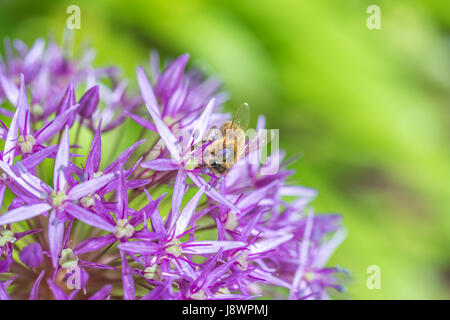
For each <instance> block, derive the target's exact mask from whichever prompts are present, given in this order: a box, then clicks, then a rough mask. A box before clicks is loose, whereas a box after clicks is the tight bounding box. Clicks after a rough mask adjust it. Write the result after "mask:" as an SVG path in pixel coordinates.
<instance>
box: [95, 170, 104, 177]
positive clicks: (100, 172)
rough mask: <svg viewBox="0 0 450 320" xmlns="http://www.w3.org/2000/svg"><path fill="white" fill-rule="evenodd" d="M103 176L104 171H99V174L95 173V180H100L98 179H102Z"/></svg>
mask: <svg viewBox="0 0 450 320" xmlns="http://www.w3.org/2000/svg"><path fill="white" fill-rule="evenodd" d="M102 175H103V172H102V171H97V172H95V173H94V178H98V177H100V176H102Z"/></svg>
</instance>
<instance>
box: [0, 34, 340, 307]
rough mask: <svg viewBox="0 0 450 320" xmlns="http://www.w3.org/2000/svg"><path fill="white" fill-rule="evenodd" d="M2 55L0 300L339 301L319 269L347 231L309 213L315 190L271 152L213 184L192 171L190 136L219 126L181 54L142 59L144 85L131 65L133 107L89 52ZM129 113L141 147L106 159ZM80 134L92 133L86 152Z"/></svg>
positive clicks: (20, 50)
mask: <svg viewBox="0 0 450 320" xmlns="http://www.w3.org/2000/svg"><path fill="white" fill-rule="evenodd" d="M13 48H14V49H13ZM5 57H6V58H5V59H4V60H3V62H2V63H1V64H0V114H1V117H2V118H1V120H2V122H1V126H0V139H1V140H3V142H4V143H3V150H1V154H0V173H1V179H0V204H2V211H1V214H0V254H1V256H0V299H32V300H35V299H60V300H72V299H128V300H132V299H143V300H145V299H194V300H204V299H253V298H257V297H261V296H263V297H266V298H267V297H276V298H280V296H279V294H280V293H279V292H280V291H277V290H276V289H275V288H283V290H284V292H286V296H284V297H283V298H289V299H323V298H328V297H329V293H331V292H333V291H342V290H343V286H342V284H341V283H340V281H339V280H338V277H337V274H339V273H343V274H344V273H345V270H343V269H341V268H339V267H329V266H327V262H328V259H329V257H330V255H331V254H332V253H333V251H334V249H335V248H336V247H337V246H338V245H339V244H340V242H341V241H342V240H343V239H344V238H345V235H346V233H345V231H344V230H343V228H342V226H341V217H340V216H339V215H334V214H328V215H324V214H316V213H315V212H314V211H313V209H312V207H311V206H310V202H311V201H312V200H313V199H314V197H315V196H316V191H315V190H313V189H310V188H307V187H302V186H297V185H295V184H294V183H293V182H292V180H291V178H290V177H291V176H292V174H293V173H294V171H293V170H290V169H288V168H287V166H288V165H287V163H288V162H287V161H284V152H282V151H274V152H273V153H272V154H271V155H269V156H268V157H266V158H265V159H264V161H259V160H260V159H262V158H263V157H262V154H261V150H260V149H258V148H254V149H253V148H247V150H246V152H245V153H243V156H242V157H241V158H240V159H237V160H238V161H236V163H234V164H233V165H232V166H230V169H229V170H228V171H227V173H226V174H224V175H223V176H222V177H218V176H216V174H215V173H214V172H212V171H211V170H209V169H208V167H207V166H202V165H200V164H199V162H197V160H198V159H200V160H201V159H202V157H204V153H205V149H206V147H207V146H208V145H209V144H211V143H212V142H213V140H212V139H205V138H204V137H205V136H207V135H208V133H209V132H210V131H211V130H213V129H214V128H215V127H220V126H221V124H222V123H223V122H224V121H227V120H230V119H231V117H230V115H229V114H226V113H224V112H222V110H221V107H222V104H223V103H224V102H225V101H226V98H227V95H226V94H225V93H222V92H219V91H218V89H219V88H220V82H219V81H218V80H217V79H215V78H205V77H204V76H203V75H202V74H201V73H200V72H198V71H196V70H193V69H188V68H187V63H188V60H189V56H188V55H187V54H185V55H182V56H180V57H178V58H177V59H175V60H173V61H172V62H171V63H169V64H168V65H167V66H166V67H165V68H163V69H161V68H160V61H159V56H158V55H157V54H156V53H152V55H151V57H152V58H151V63H150V66H149V69H150V72H149V73H148V74H149V75H150V78H149V77H148V76H147V72H146V71H145V70H144V68H142V67H139V68H138V69H137V74H136V76H137V81H138V86H139V90H140V94H138V95H133V94H130V90H129V89H128V85H127V83H128V81H127V80H126V79H122V78H121V77H120V76H119V73H118V72H117V69H116V68H102V69H95V68H93V67H92V57H93V55H92V51H87V52H85V54H84V55H83V56H82V57H81V58H80V59H69V58H67V55H65V54H64V51H63V50H62V49H61V48H60V47H58V46H57V45H56V44H54V43H50V44H49V45H48V46H46V45H45V42H44V40H42V39H39V40H37V41H36V42H35V43H34V44H33V45H32V46H31V47H30V48H28V47H27V46H26V45H25V44H24V43H23V42H21V41H19V40H16V41H14V42H13V45H12V46H11V45H10V44H9V43H7V46H6V55H5ZM105 78H106V79H108V80H110V81H109V83H111V85H108V86H107V85H105V83H107V82H104V81H102V80H104V79H105ZM135 91H137V88H136V90H135ZM128 117H130V118H132V119H133V120H134V121H135V122H136V124H135V125H136V126H138V127H139V128H140V130H141V137H147V136H148V137H150V138H149V139H152V143H151V144H150V145H149V146H148V144H147V141H146V139H140V138H139V139H137V140H134V141H133V140H130V141H127V147H126V148H125V149H124V150H116V148H114V149H115V158H114V157H110V158H108V157H105V154H104V151H103V148H102V143H105V132H107V131H110V130H120V129H119V128H123V126H124V120H125V119H127V118H128ZM264 128H265V119H264V117H262V116H260V117H259V118H258V125H257V128H256V129H258V130H262V129H264ZM81 131H86V132H90V133H92V135H91V137H92V139H90V140H89V142H88V144H89V145H88V148H87V150H88V151H87V152H86V153H84V152H82V150H83V149H80V147H81V146H82V144H83V142H82V141H80V140H79V137H80V132H81ZM258 137H259V136H258V135H257V136H256V137H255V138H251V137H250V138H249V139H248V141H246V143H247V145H248V146H251V144H252V142H255V141H256V142H257V141H258V139H259V138H258ZM110 142H111V141H110V140H109V142H108V143H110ZM102 159H103V161H102ZM251 159H258V161H257V162H256V163H255V162H252V161H250V160H251ZM107 160H109V161H107ZM105 163H106V165H105ZM274 165H275V167H277V168H278V170H277V171H276V172H271V173H270V174H268V173H267V172H268V170H267V168H270V167H273V166H274ZM50 167H51V172H47V171H48V168H50ZM49 177H50V178H49ZM164 191H165V192H164ZM11 284H14V285H11Z"/></svg>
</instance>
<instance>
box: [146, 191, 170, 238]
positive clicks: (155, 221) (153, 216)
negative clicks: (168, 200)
mask: <svg viewBox="0 0 450 320" xmlns="http://www.w3.org/2000/svg"><path fill="white" fill-rule="evenodd" d="M144 192H145V194H146V195H147V198H148V201H149V202H155V209H154V210H152V211H150V215H149V218H150V221H151V224H152V228H153V230H154V231H155V232H158V233H161V234H164V233H165V232H166V228H165V227H164V222H163V220H162V218H161V215H160V213H159V211H158V205H159V203H160V202H161V200H162V199H163V198H164V197H165V194H163V195H162V196H161V197H159V198H158V199H156V200H155V201H153V199H152V197H151V196H150V193H148V191H147V190H146V189H144Z"/></svg>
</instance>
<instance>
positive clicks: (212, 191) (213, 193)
mask: <svg viewBox="0 0 450 320" xmlns="http://www.w3.org/2000/svg"><path fill="white" fill-rule="evenodd" d="M188 176H189V178H191V179H192V181H193V182H194V183H195V184H196V185H197V187H199V188H202V187H204V188H205V193H206V194H207V195H208V196H209V197H210V198H211V199H213V200H216V201H217V202H218V203H220V204H222V205H224V206H226V207H228V208H230V209H231V210H234V211H236V212H241V209H239V208H238V207H236V206H235V205H234V204H233V203H231V202H230V201H229V200H228V199H226V198H225V197H223V196H222V195H221V194H219V193H218V192H217V191H216V190H215V189H213V188H208V187H207V186H206V181H205V180H203V178H201V177H199V176H197V175H195V174H194V173H192V172H188Z"/></svg>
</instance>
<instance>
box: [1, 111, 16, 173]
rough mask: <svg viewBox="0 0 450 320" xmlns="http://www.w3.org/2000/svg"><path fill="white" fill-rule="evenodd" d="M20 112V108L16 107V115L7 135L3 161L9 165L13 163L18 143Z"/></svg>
mask: <svg viewBox="0 0 450 320" xmlns="http://www.w3.org/2000/svg"><path fill="white" fill-rule="evenodd" d="M19 114H20V110H19V109H16V112H15V113H14V116H13V118H12V120H11V124H10V125H9V129H8V135H7V136H6V141H5V147H4V148H3V150H4V151H3V161H4V162H6V163H7V164H9V165H12V164H13V161H14V156H15V148H16V144H17V132H18V130H19Z"/></svg>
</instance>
